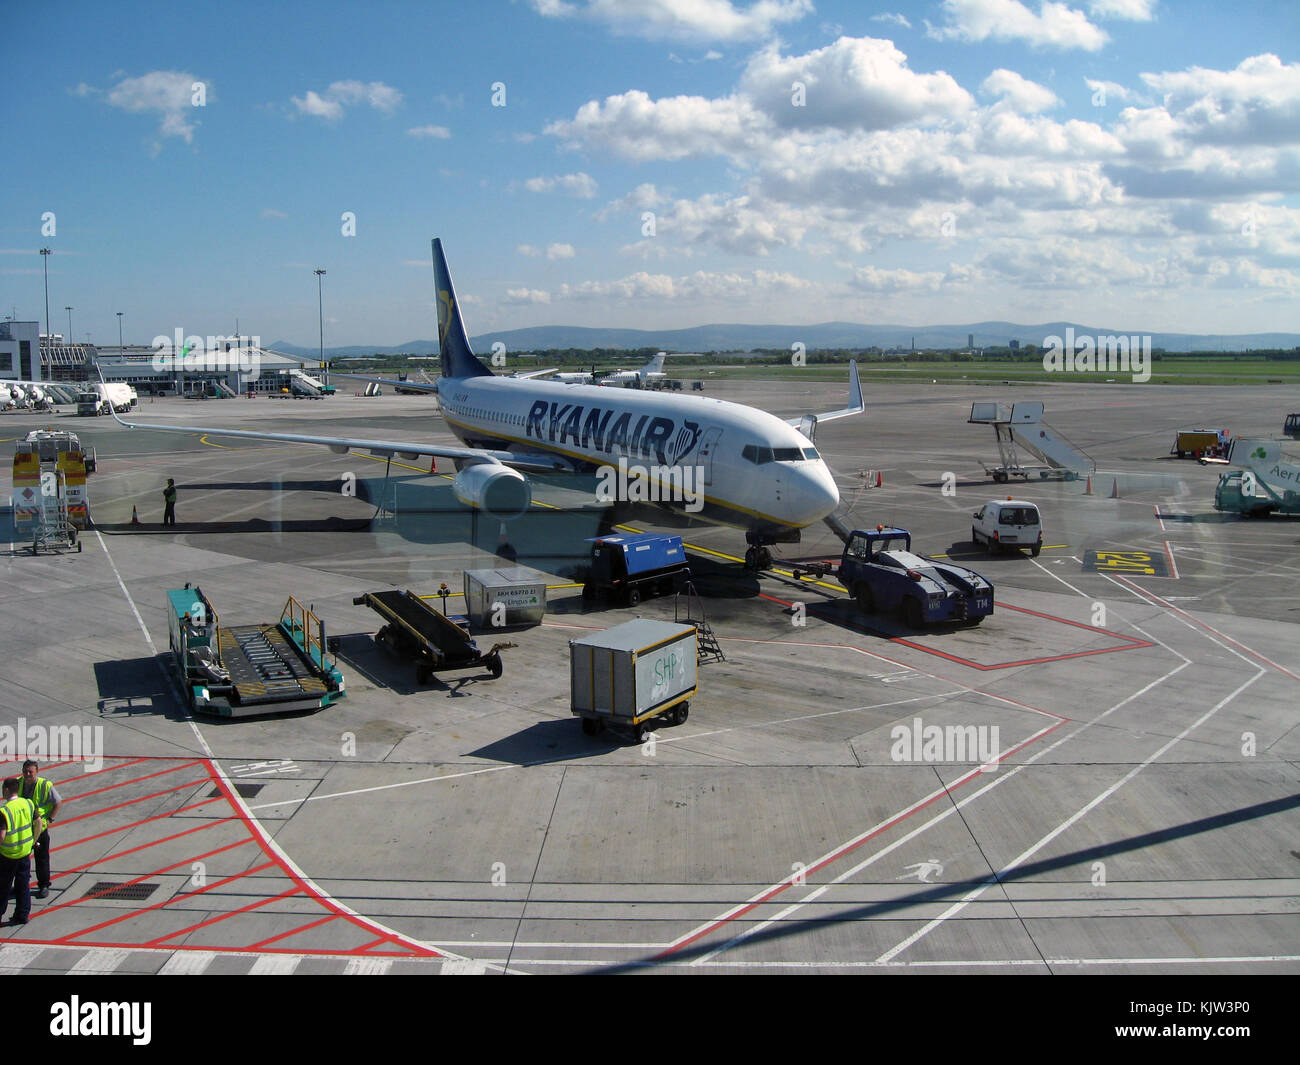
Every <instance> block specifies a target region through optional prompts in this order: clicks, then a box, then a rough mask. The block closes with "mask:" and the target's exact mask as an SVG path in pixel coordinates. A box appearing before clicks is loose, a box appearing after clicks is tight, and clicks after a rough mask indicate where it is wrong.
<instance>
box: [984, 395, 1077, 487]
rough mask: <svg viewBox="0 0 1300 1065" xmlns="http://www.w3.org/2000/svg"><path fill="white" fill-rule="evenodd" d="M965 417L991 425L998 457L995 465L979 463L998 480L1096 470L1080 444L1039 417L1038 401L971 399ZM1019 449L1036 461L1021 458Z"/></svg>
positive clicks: (1074, 475) (1068, 477)
mask: <svg viewBox="0 0 1300 1065" xmlns="http://www.w3.org/2000/svg"><path fill="white" fill-rule="evenodd" d="M967 421H968V422H969V423H970V424H972V425H991V426H993V432H994V435H995V436H996V437H997V444H998V458H999V460H1000V461H999V464H998V465H996V466H990V465H989V464H988V463H986V462H981V463H980V465H981V466H983V467H984V472H985V473H987V474H989V475H990V476H991V477H992V478H993V480H995V481H997V482H998V483H999V484H1005V483H1006V482H1007V481H1009V480H1011V478H1012V477H1023V478H1024V479H1025V480H1029V479H1030V478H1031V477H1036V478H1038V479H1040V480H1047V478H1049V477H1052V478H1059V479H1061V480H1066V481H1075V480H1078V479H1079V478H1080V477H1090V476H1091V475H1092V474H1094V473H1096V472H1097V463H1096V462H1094V461H1093V460H1092V459H1091V458H1089V456H1088V455H1087V454H1085V453H1084V451H1083V449H1082V448H1080V447H1078V446H1076V445H1075V444H1072V443H1070V441H1069V440H1067V439H1066V438H1065V437H1064V436H1063V435H1062V434H1061V433H1060V432H1059V431H1058V430H1056V429H1053V428H1051V426H1049V425H1048V424H1047V423H1046V422H1045V421H1043V405H1042V404H1041V403H1014V404H1011V405H1008V404H1006V403H972V404H971V408H970V418H968V419H967ZM1021 451H1023V452H1025V453H1026V454H1027V455H1028V456H1030V457H1031V458H1032V459H1037V460H1038V461H1037V462H1036V463H1033V462H1030V463H1026V462H1024V461H1022V459H1021V455H1020V453H1021Z"/></svg>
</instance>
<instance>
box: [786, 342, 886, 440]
mask: <svg viewBox="0 0 1300 1065" xmlns="http://www.w3.org/2000/svg"><path fill="white" fill-rule="evenodd" d="M866 409H867V407H866V404H865V403H863V402H862V382H861V381H860V380H859V379H858V364H857V360H850V361H849V405H848V406H847V407H845V408H843V409H842V410H833V411H829V412H827V413H826V414H804V415H802V416H801V417H798V418H787V419H786V422H785V423H786V425H793V426H794V427H795V428H796V429H800V430H802V431H803V433H804V435H805V436H807V437H808V438H809V439H812V434H811V433H809V432H808V431H807V430H805V429H804V424H805V423H806V422H807V420H808V419H809V418H813V419H815V424H817V425H820V424H821V423H822V422H831V421H834V420H835V419H836V418H847V417H848V416H849V415H850V414H861V413H862V412H863V411H864V410H866Z"/></svg>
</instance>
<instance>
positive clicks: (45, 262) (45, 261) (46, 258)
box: [41, 248, 54, 344]
mask: <svg viewBox="0 0 1300 1065" xmlns="http://www.w3.org/2000/svg"><path fill="white" fill-rule="evenodd" d="M53 254H54V253H53V252H52V251H50V249H49V248H42V249H41V265H42V266H44V267H45V335H46V337H49V335H50V256H51V255H53ZM50 343H51V344H53V343H54V341H53V340H52V339H51V340H50Z"/></svg>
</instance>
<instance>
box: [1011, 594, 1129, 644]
mask: <svg viewBox="0 0 1300 1065" xmlns="http://www.w3.org/2000/svg"><path fill="white" fill-rule="evenodd" d="M998 605H999V606H1001V607H1002V609H1003V610H1016V611H1019V612H1020V613H1021V614H1033V615H1034V617H1036V618H1046V619H1047V620H1048V621H1059V622H1060V623H1061V624H1062V625H1073V626H1074V627H1075V628H1076V629H1087V631H1088V632H1104V633H1105V634H1106V635H1107V636H1114V637H1115V639H1117V640H1128V641H1129V642H1131V643H1135V644H1142V646H1144V647H1153V646H1155V645H1154V644H1152V643H1149V642H1147V641H1144V640H1139V639H1138V638H1137V637H1136V636H1125V635H1124V634H1123V633H1122V632H1115V631H1114V630H1112V629H1103V628H1101V627H1100V626H1099V625H1089V624H1087V623H1086V622H1083V621H1071V620H1070V619H1069V618H1061V617H1057V616H1056V615H1055V614H1044V613H1043V612H1042V611H1039V610H1030V609H1029V607H1027V606H1012V605H1011V604H1010V603H999V604H998Z"/></svg>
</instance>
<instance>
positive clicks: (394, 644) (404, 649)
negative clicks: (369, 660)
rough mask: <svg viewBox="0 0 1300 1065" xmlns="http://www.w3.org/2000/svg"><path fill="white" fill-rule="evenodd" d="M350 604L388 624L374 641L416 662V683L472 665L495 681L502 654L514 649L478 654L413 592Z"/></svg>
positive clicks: (463, 633)
mask: <svg viewBox="0 0 1300 1065" xmlns="http://www.w3.org/2000/svg"><path fill="white" fill-rule="evenodd" d="M352 602H353V603H354V604H355V605H357V606H368V607H370V609H371V610H373V611H374V612H375V613H376V614H378V615H379V616H380V617H382V618H383V619H384V620H385V621H386V622H387V624H386V625H384V627H383V628H382V629H380V630H379V631H378V632H377V633H375V642H376V643H379V644H383V645H384V646H385V647H387V648H388V649H389V650H390V651H392V652H393V653H394V654H396V655H398V656H399V657H402V658H412V659H415V680H416V683H417V684H427V683H428V682H429V679H430V678H431V677H432V676H433V674H434V673H439V672H441V671H442V670H446V669H472V668H473V667H474V666H486V667H487V671H488V672H489V673H491V674H492V676H493V677H494V678H495V677H499V676H501V674H502V672H503V666H502V664H501V652H502V651H504V650H506V649H507V648H510V647H514V646H516V645H515V644H513V643H494V644H493V645H492V647H491V648H490V649H489V650H488V651H486V652H481V651H480V650H479V648H478V644H477V643H475V642H474V640H473V638H472V637H471V636H470V634H469V632H468V631H467V630H465V629H463V628H461V627H460V626H459V625H457V624H456V623H455V622H454V621H452V620H451V618H449V617H447V615H446V614H443V613H442V612H441V611H439V610H435V609H434V608H433V607H431V606H430V605H429V604H428V603H426V602H425V601H424V600H423V599H421V598H420V597H419V596H418V595H416V594H415V593H414V592H410V591H407V592H398V591H386V592H366V593H365V594H364V595H359V596H357V597H356V598H355V599H353V600H352Z"/></svg>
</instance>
